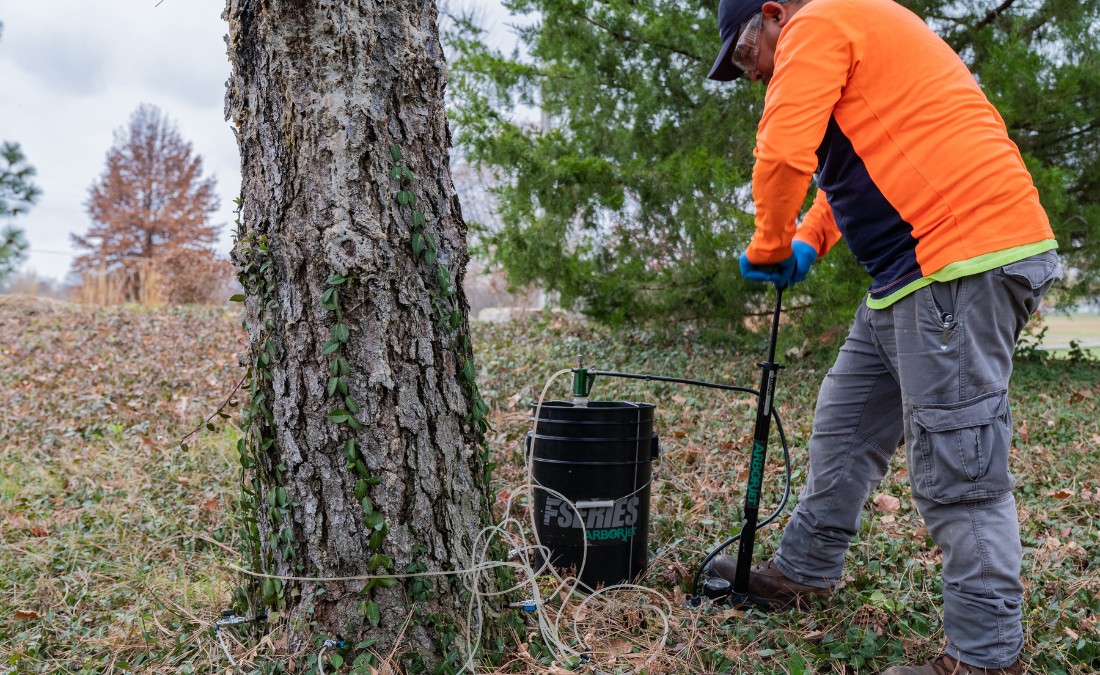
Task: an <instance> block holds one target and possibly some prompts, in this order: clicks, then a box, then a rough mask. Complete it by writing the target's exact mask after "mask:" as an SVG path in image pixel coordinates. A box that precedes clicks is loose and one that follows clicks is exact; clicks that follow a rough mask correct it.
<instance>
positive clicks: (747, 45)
mask: <svg viewBox="0 0 1100 675" xmlns="http://www.w3.org/2000/svg"><path fill="white" fill-rule="evenodd" d="M763 26H764V14H763V13H758V14H756V16H754V17H752V18H751V19H749V20H748V21H747V22H746V23H745V27H744V29H743V30H742V31H741V36H740V37H738V38H737V44H736V45H734V47H733V52H732V53H731V54H730V60H731V61H733V65H735V66H737V67H738V68H740V69H741V70H744V71H746V72H748V71H751V70H752V69H753V68H755V67H756V57H757V56H758V55H759V54H760V29H761V28H763Z"/></svg>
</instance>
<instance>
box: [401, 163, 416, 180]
mask: <svg viewBox="0 0 1100 675" xmlns="http://www.w3.org/2000/svg"><path fill="white" fill-rule="evenodd" d="M402 171H403V174H404V178H405V180H407V181H412V180H413V179H414V178H416V176H415V175H414V174H413V172H412V169H410V168H409V167H407V166H405V167H402Z"/></svg>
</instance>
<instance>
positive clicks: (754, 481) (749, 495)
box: [745, 441, 764, 509]
mask: <svg viewBox="0 0 1100 675" xmlns="http://www.w3.org/2000/svg"><path fill="white" fill-rule="evenodd" d="M763 482H764V445H763V444H762V443H760V442H759V441H753V443H752V461H751V462H750V463H749V488H748V490H747V491H746V495H745V505H746V506H747V507H748V508H750V509H755V508H757V507H759V506H760V485H761V484H762V483H763Z"/></svg>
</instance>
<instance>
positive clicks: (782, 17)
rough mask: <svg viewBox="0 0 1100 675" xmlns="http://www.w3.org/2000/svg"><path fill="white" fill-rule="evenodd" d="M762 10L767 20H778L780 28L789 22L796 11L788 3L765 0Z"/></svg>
mask: <svg viewBox="0 0 1100 675" xmlns="http://www.w3.org/2000/svg"><path fill="white" fill-rule="evenodd" d="M760 11H761V12H762V13H763V14H764V19H765V20H767V21H778V22H779V27H780V28H782V27H783V26H786V25H787V22H788V21H790V20H791V17H792V16H794V12H792V11H791V8H790V7H789V6H788V3H782V4H781V3H778V2H765V3H764V6H763V7H761V8H760Z"/></svg>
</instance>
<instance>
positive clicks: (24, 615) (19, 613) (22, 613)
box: [15, 609, 39, 621]
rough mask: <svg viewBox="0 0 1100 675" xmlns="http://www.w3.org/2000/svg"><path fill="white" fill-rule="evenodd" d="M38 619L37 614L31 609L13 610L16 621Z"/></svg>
mask: <svg viewBox="0 0 1100 675" xmlns="http://www.w3.org/2000/svg"><path fill="white" fill-rule="evenodd" d="M37 618H39V614H38V612H36V611H34V610H33V609H17V610H15V620H16V621H33V620H35V619H37Z"/></svg>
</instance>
